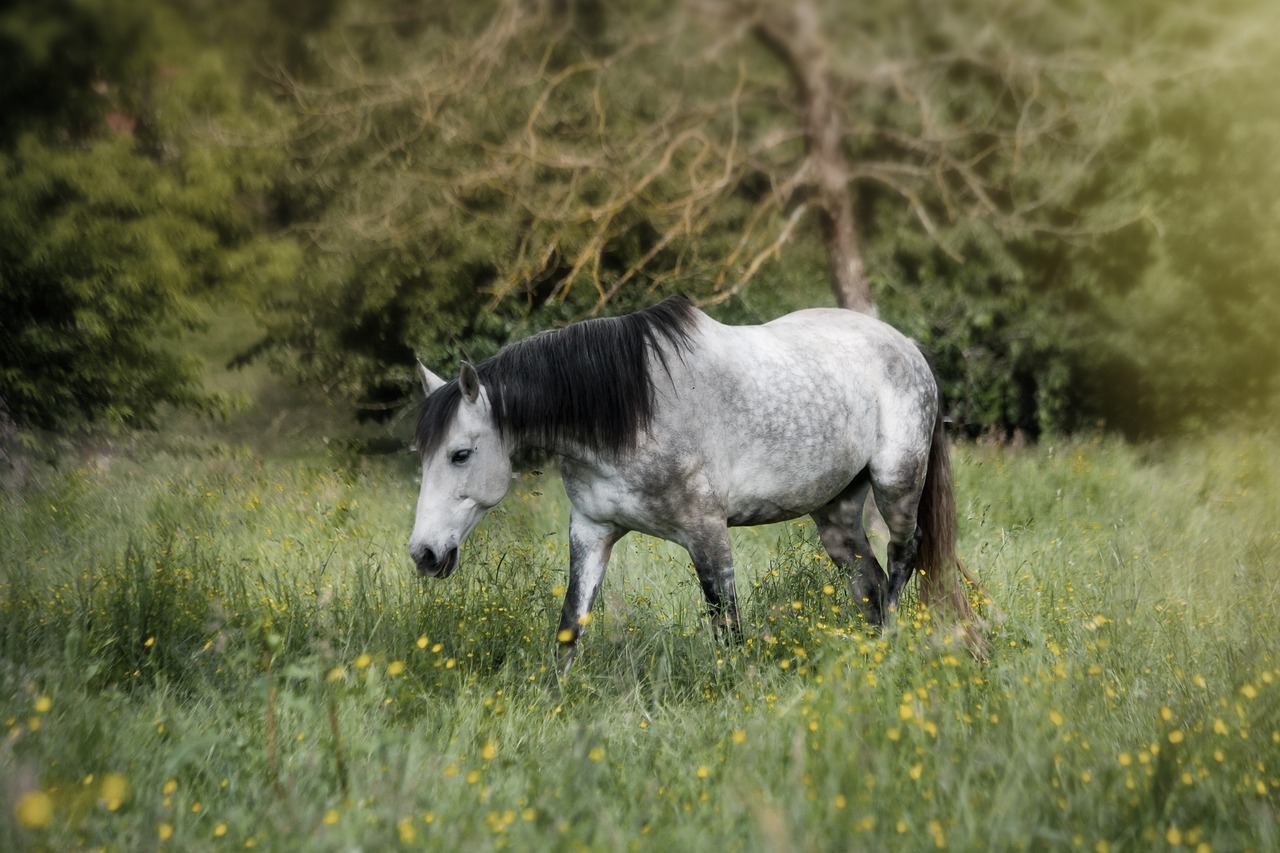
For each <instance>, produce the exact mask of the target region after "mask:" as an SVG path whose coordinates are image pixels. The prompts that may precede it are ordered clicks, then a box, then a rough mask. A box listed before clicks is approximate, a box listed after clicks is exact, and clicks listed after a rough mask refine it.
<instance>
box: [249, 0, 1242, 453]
mask: <svg viewBox="0 0 1280 853" xmlns="http://www.w3.org/2000/svg"><path fill="white" fill-rule="evenodd" d="M1113 6H1114V4H1107V3H1103V2H1096V3H1093V2H1087V0H1084V2H1080V3H1074V4H1059V3H1052V2H1047V0H1046V1H1045V2H1032V3H1019V4H998V3H994V2H988V0H968V2H962V3H956V4H947V5H946V6H945V7H942V8H940V7H938V5H937V4H934V3H928V2H924V0H901V2H898V3H894V4H874V5H873V6H853V7H850V6H849V4H835V3H831V4H828V5H826V6H822V7H819V6H818V5H816V3H815V2H801V3H798V4H797V3H783V2H777V3H767V2H760V3H731V2H728V0H703V2H700V3H673V2H658V0H653V2H649V3H643V4H633V5H631V6H628V7H627V8H626V9H618V8H614V7H613V6H610V5H608V4H604V3H601V2H595V0H577V2H571V1H570V0H561V2H553V1H552V0H544V2H532V0H506V2H499V1H498V0H495V2H491V3H487V4H473V3H467V4H461V3H458V4H447V3H446V4H443V5H442V4H433V5H432V6H431V8H430V9H426V8H425V7H417V6H412V5H405V4H399V3H397V4H392V5H391V6H389V7H374V10H375V11H370V10H369V9H367V8H365V7H355V6H352V7H348V8H347V9H346V11H345V15H346V17H345V18H341V19H340V20H341V22H342V28H341V30H340V33H341V39H340V44H341V49H340V50H338V49H334V50H333V52H331V53H330V54H329V56H330V57H331V58H330V64H329V67H328V69H327V70H326V71H325V73H324V74H322V75H321V76H319V77H311V78H305V79H304V78H299V77H296V76H288V77H282V79H281V83H282V85H283V86H284V87H285V88H286V89H287V91H289V92H290V94H291V96H292V98H293V99H294V102H295V109H296V115H297V118H298V127H297V130H296V132H295V134H294V139H295V148H294V154H295V156H296V158H297V162H298V164H299V167H300V174H301V178H300V180H299V181H298V182H297V184H296V185H295V190H294V195H293V198H292V201H291V210H292V212H293V213H294V214H295V216H296V219H295V228H296V230H297V232H298V233H299V234H300V235H302V236H303V237H304V239H305V240H306V241H307V242H308V243H309V244H310V246H311V249H312V251H311V260H310V263H309V267H308V275H307V278H306V280H305V281H304V282H303V283H302V285H301V287H300V288H299V290H298V292H297V293H296V294H294V296H293V297H292V298H286V299H285V300H283V301H280V302H278V303H276V305H275V308H276V309H278V310H275V311H272V312H269V314H268V316H269V318H271V320H270V322H271V326H272V328H271V333H272V340H273V341H274V342H275V343H276V344H278V345H281V346H284V347H287V348H290V349H292V350H293V351H294V352H297V353H300V359H301V360H300V363H299V366H300V367H301V372H302V373H303V375H306V376H308V377H310V378H312V379H316V380H319V381H321V382H323V383H324V384H325V385H326V387H329V388H333V389H343V390H346V391H349V392H351V393H353V394H357V395H363V396H364V397H365V400H366V402H367V403H369V404H370V406H371V407H372V408H373V409H375V410H376V409H380V408H382V407H386V406H393V405H395V404H396V403H397V402H399V401H401V400H403V399H404V395H405V393H406V390H407V389H411V388H412V378H411V376H410V375H409V369H408V365H409V364H411V362H412V359H411V355H412V354H414V353H417V354H419V355H422V356H423V357H424V358H426V359H427V360H428V361H429V362H433V363H435V364H436V365H437V366H440V367H442V368H443V367H445V366H446V365H447V363H448V362H450V361H452V360H454V359H455V358H456V357H457V356H458V355H459V354H463V353H465V354H467V355H469V356H471V357H483V356H484V355H487V354H488V353H489V352H491V351H492V350H493V349H495V348H496V347H497V346H498V345H499V344H500V343H502V342H503V341H505V340H506V339H507V338H508V337H510V336H512V335H516V334H520V333H521V332H522V330H524V329H527V328H529V327H530V326H541V325H547V324H550V323H554V322H560V321H563V320H567V319H570V318H576V317H580V316H585V315H589V314H592V313H596V312H600V311H605V310H608V311H615V310H626V309H628V308H630V307H632V306H633V305H635V304H637V303H639V302H643V301H646V300H650V299H652V298H655V297H656V296H657V295H660V294H662V293H665V292H668V291H673V290H681V291H683V292H686V293H690V294H691V295H693V296H695V298H697V299H698V300H699V301H700V302H702V303H703V304H705V305H708V306H712V307H715V306H719V307H718V308H717V309H716V310H718V311H720V312H722V313H726V314H737V315H750V314H751V313H753V312H752V310H751V308H750V306H749V305H748V304H747V303H748V291H747V288H748V287H750V286H751V285H752V282H755V281H758V280H761V279H763V280H764V285H765V287H767V289H768V290H769V291H770V294H769V295H770V296H773V297H774V298H777V297H778V295H779V294H786V292H787V291H788V290H790V289H792V288H804V291H803V292H804V294H806V295H805V296H803V297H802V299H801V301H810V300H812V299H813V298H815V296H816V295H817V294H818V293H819V292H820V291H817V290H815V289H814V286H813V283H812V282H809V283H808V284H806V283H804V282H803V281H801V280H800V278H801V276H802V275H804V274H809V273H812V271H814V270H815V269H818V268H820V267H823V266H825V268H826V272H825V278H826V280H827V281H828V282H830V284H831V285H832V286H833V287H832V290H831V291H830V292H831V293H833V295H834V297H835V299H836V301H837V302H838V303H839V304H843V305H846V306H849V307H856V308H861V309H864V310H867V309H870V308H871V307H872V305H873V304H877V303H878V305H879V307H880V310H881V312H882V313H884V314H885V315H886V316H887V317H888V318H889V319H890V320H892V321H894V322H895V323H897V324H898V325H900V326H903V327H905V328H906V329H907V330H908V331H910V332H911V333H913V334H915V335H916V336H917V337H919V338H921V339H923V340H924V341H925V342H926V343H927V344H929V345H930V346H931V347H932V348H933V349H934V350H935V351H936V353H937V358H938V363H939V367H940V369H941V371H942V373H943V376H944V378H945V380H946V384H947V386H948V391H949V396H951V398H952V399H954V400H957V401H958V403H957V412H958V414H959V415H960V416H961V417H962V418H963V419H964V420H966V421H969V422H971V423H974V424H978V425H995V426H998V427H1000V428H1003V429H1013V428H1015V427H1020V428H1025V429H1030V430H1038V429H1040V428H1043V427H1056V428H1061V427H1069V426H1071V425H1072V424H1074V423H1078V422H1080V420H1081V419H1082V418H1084V417H1091V416H1094V415H1097V414H1100V413H1102V412H1101V411H1100V409H1099V408H1098V407H1096V406H1094V407H1092V408H1091V407H1090V405H1089V400H1088V399H1086V395H1087V394H1093V397H1094V399H1101V397H1100V396H1099V395H1097V394H1096V393H1094V392H1095V391H1096V390H1097V389H1096V388H1093V387H1092V385H1091V383H1092V382H1093V379H1092V377H1091V376H1090V375H1089V368H1090V366H1091V364H1092V362H1091V358H1092V356H1091V353H1092V352H1095V351H1097V346H1096V345H1097V343H1098V341H1097V339H1096V337H1091V335H1092V334H1093V331H1092V330H1094V329H1096V328H1097V327H1098V325H1099V319H1100V318H1101V317H1103V316H1106V315H1107V312H1108V311H1109V310H1110V309H1109V308H1108V307H1107V306H1108V305H1110V304H1112V303H1113V302H1114V301H1115V300H1117V299H1123V298H1124V297H1125V294H1129V293H1132V292H1134V287H1135V282H1136V281H1137V280H1138V279H1140V278H1141V272H1140V271H1134V272H1133V273H1132V274H1131V275H1130V279H1131V280H1123V279H1122V277H1120V276H1117V275H1115V269H1114V268H1115V265H1116V262H1117V259H1116V258H1115V257H1111V256H1108V255H1107V253H1109V252H1112V251H1115V250H1116V248H1117V247H1118V246H1123V245H1124V244H1125V242H1126V241H1127V240H1128V238H1132V237H1134V235H1142V236H1141V240H1139V241H1138V242H1147V241H1149V240H1150V237H1151V234H1152V233H1155V231H1156V229H1157V225H1158V222H1157V219H1156V217H1155V214H1156V213H1157V212H1158V211H1157V210H1156V209H1155V207H1154V205H1153V204H1152V201H1153V198H1152V192H1153V191H1154V187H1153V186H1152V185H1142V184H1141V183H1140V182H1136V181H1133V180H1118V181H1115V182H1113V183H1110V184H1107V185H1103V184H1101V183H1100V182H1099V180H1098V177H1099V175H1100V174H1115V172H1116V171H1117V170H1118V169H1120V168H1122V166H1123V164H1132V163H1133V162H1135V160H1141V159H1142V158H1143V157H1145V156H1146V155H1145V153H1143V151H1141V150H1137V151H1135V150H1131V149H1130V147H1129V146H1132V145H1134V144H1138V145H1140V146H1141V145H1159V144H1163V140H1162V139H1148V140H1137V139H1136V138H1135V136H1134V135H1133V133H1132V132H1131V130H1132V127H1133V123H1134V122H1135V121H1138V120H1140V117H1141V116H1142V115H1144V114H1149V113H1150V112H1151V111H1152V110H1153V109H1154V110H1155V111H1156V112H1159V110H1160V109H1161V108H1162V107H1161V106H1160V105H1159V103H1157V104H1156V105H1155V106H1154V107H1153V106H1152V102H1153V101H1154V102H1159V101H1160V99H1161V98H1163V97H1165V96H1166V90H1167V88H1168V87H1169V85H1170V84H1171V81H1176V80H1177V78H1178V76H1179V75H1181V74H1184V73H1185V72H1187V71H1188V69H1192V70H1195V69H1199V68H1203V67H1205V66H1206V65H1208V64H1211V63H1212V62H1215V61H1216V57H1214V56H1213V55H1212V54H1213V51H1212V50H1209V49H1208V48H1206V47H1205V46H1206V45H1209V46H1213V45H1217V44H1220V43H1221V40H1222V38H1223V37H1224V35H1223V34H1224V33H1226V34H1228V35H1229V34H1230V33H1233V32H1235V31H1237V29H1238V27H1237V26H1236V25H1235V24H1234V23H1233V22H1232V21H1231V20H1230V19H1222V18H1215V17H1214V16H1212V15H1209V14H1206V12H1207V7H1205V9H1199V8H1197V9H1194V10H1192V13H1191V14H1188V13H1186V12H1185V11H1182V10H1173V11H1169V10H1168V9H1167V8H1166V6H1165V5H1163V4H1157V3H1136V4H1125V6H1124V7H1123V8H1113ZM1238 6H1239V8H1240V9H1242V10H1243V12H1242V13H1241V14H1244V13H1248V14H1249V15H1253V16H1255V17H1256V16H1257V15H1258V14H1261V13H1260V12H1259V11H1258V10H1259V9H1260V8H1262V7H1261V6H1259V4H1257V3H1248V2H1239V3H1238ZM379 14H380V15H381V17H378V15H379ZM1187 21H1191V22H1193V23H1192V24H1186V23H1185V22H1187ZM815 226H816V227H815ZM1117 235H1121V236H1122V239H1118V237H1117ZM1124 251H1125V250H1123V249H1121V253H1122V254H1123V252H1124ZM1150 260H1151V258H1150V257H1144V258H1138V261H1139V262H1140V263H1148V262H1150ZM819 286H821V285H819ZM763 289H764V288H756V289H755V290H754V291H753V293H754V294H756V296H754V297H751V298H759V295H760V294H761V292H762V290H763ZM873 294H874V296H873ZM827 298H828V299H830V298H831V297H827ZM764 313H771V312H769V311H766V312H764ZM299 315H300V316H303V317H305V319H306V322H305V324H303V325H302V326H298V325H291V317H294V316H299Z"/></svg>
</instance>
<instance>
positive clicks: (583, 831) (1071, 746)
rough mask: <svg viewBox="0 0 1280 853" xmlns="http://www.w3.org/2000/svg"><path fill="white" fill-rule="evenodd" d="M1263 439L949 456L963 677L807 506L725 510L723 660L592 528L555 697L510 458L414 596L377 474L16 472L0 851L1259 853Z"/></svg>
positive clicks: (297, 469) (531, 506)
mask: <svg viewBox="0 0 1280 853" xmlns="http://www.w3.org/2000/svg"><path fill="white" fill-rule="evenodd" d="M1278 448H1280V444H1277V443H1276V441H1275V436H1274V434H1245V433H1232V434H1228V435H1223V436H1221V437H1218V438H1216V439H1214V440H1211V441H1207V442H1203V443H1198V442H1197V443H1191V442H1186V441H1180V442H1176V443H1166V444H1159V445H1149V446H1137V447H1135V446H1132V445H1127V444H1124V443H1121V442H1118V441H1114V440H1085V439H1077V440H1070V441H1067V442H1064V443H1061V444H1052V445H1051V444H1050V443H1048V442H1044V443H1042V444H1041V445H1039V446H1038V447H1036V448H1033V449H1030V450H1024V451H1012V450H1001V449H996V448H989V447H988V448H984V447H976V446H973V445H963V444H962V445H960V446H958V447H957V448H956V452H955V453H954V454H953V459H954V460H955V462H956V469H955V470H956V478H957V493H958V497H959V499H960V505H961V512H962V516H963V517H962V531H961V532H962V536H961V542H960V549H961V552H962V554H963V555H964V557H965V559H966V562H967V563H968V565H969V566H970V567H971V568H972V569H973V570H974V571H975V572H976V573H977V574H978V575H979V577H980V578H981V580H982V582H983V584H984V585H985V588H986V590H987V592H988V593H990V595H991V596H992V598H993V600H994V607H992V608H990V609H989V611H988V613H989V615H990V616H991V624H990V625H989V631H990V635H991V639H992V640H993V645H992V650H991V656H990V659H989V660H988V661H985V662H981V663H980V662H977V661H974V660H973V659H972V658H971V657H969V656H968V654H967V653H966V652H964V651H963V650H962V649H958V648H956V647H954V646H952V645H950V644H948V643H947V642H946V641H945V640H944V639H943V638H940V637H937V636H935V634H934V632H932V630H931V625H930V622H929V620H928V618H927V615H926V614H924V613H922V612H920V611H918V610H917V609H916V608H915V607H914V605H908V607H907V608H906V609H905V610H904V612H903V613H902V615H901V617H900V620H899V624H898V626H897V627H896V628H895V629H894V630H891V631H888V632H886V633H884V634H883V635H880V636H875V635H872V634H869V633H867V632H866V631H865V626H863V625H862V624H861V623H860V622H859V620H858V618H857V617H856V616H854V615H852V610H851V608H850V607H849V602H848V600H847V598H846V596H845V593H844V591H843V588H842V587H843V584H842V582H841V579H840V577H839V574H838V571H837V570H836V569H835V567H833V566H832V565H831V564H830V563H829V562H827V561H826V559H825V558H824V557H823V556H822V554H821V549H820V547H819V546H818V544H817V541H816V534H815V532H814V530H813V528H812V525H811V524H809V523H807V522H806V523H803V524H787V525H779V526H774V527H770V528H764V529H758V530H738V531H735V532H734V545H735V555H736V562H737V567H738V573H739V588H740V589H741V590H742V591H743V594H744V596H745V597H746V601H745V602H744V608H743V614H744V622H745V634H746V639H745V641H744V643H743V644H742V645H740V646H722V645H718V644H717V642H716V640H715V639H714V637H713V636H712V632H711V631H710V629H709V627H708V625H707V621H706V618H705V615H704V613H703V607H702V605H701V603H700V591H699V589H698V585H697V582H696V580H695V579H694V577H693V575H692V573H691V572H690V571H689V569H688V561H687V556H686V555H685V554H684V553H683V552H681V551H680V550H679V549H678V548H675V547H674V546H670V545H667V544H665V543H660V542H657V541H656V540H652V539H648V538H644V537H638V536H632V537H628V538H626V539H624V540H623V541H622V542H620V543H619V544H618V546H617V548H616V549H615V554H614V562H613V564H612V565H611V567H610V574H609V577H608V578H606V581H605V586H604V588H603V591H602V594H601V596H600V600H599V602H598V606H597V610H596V614H595V617H596V618H595V619H594V620H593V622H592V624H591V626H590V628H589V630H588V632H587V634H586V637H585V638H584V641H583V647H582V652H581V654H580V656H579V659H578V661H577V663H576V664H575V666H574V668H573V669H572V670H571V672H570V675H569V677H568V678H566V679H563V680H557V679H556V678H555V677H554V675H553V674H552V672H553V670H554V667H555V664H556V661H557V658H556V649H555V643H554V640H553V638H552V632H553V631H554V626H555V619H556V615H557V612H558V608H559V603H560V597H561V595H562V594H563V589H562V587H563V583H564V581H563V578H564V572H565V565H566V561H567V551H568V548H567V543H566V542H565V541H564V534H563V531H564V529H565V523H566V511H567V506H566V499H565V496H564V494H563V492H562V491H561V490H560V489H559V488H558V486H557V485H556V484H555V483H553V482H552V481H550V480H549V479H529V480H526V481H524V482H523V483H520V484H518V485H517V486H516V489H515V491H514V492H513V494H512V495H511V496H510V497H509V498H508V499H507V501H506V502H504V503H503V504H502V505H500V506H499V508H498V509H497V510H495V513H494V514H493V515H492V516H491V517H490V519H489V520H488V521H487V522H486V523H485V524H484V525H483V526H482V528H481V529H480V530H479V531H478V532H477V535H476V538H474V539H473V540H472V541H470V542H469V543H468V545H467V549H466V551H465V553H464V558H463V563H462V565H461V567H460V569H459V571H458V573H457V574H456V575H455V576H454V577H452V578H450V579H449V580H448V581H430V582H426V583H423V582H421V581H419V580H418V579H417V578H416V577H414V575H413V571H412V567H411V565H410V561H409V559H408V556H407V554H406V553H405V546H404V536H405V531H406V529H407V525H408V524H409V522H410V519H411V515H412V501H413V496H414V491H415V489H416V484H415V482H414V479H415V478H414V476H413V473H412V471H411V468H412V465H411V463H410V461H409V460H408V459H399V460H393V461H392V460H385V459H384V460H381V461H375V460H368V459H364V460H348V461H347V462H343V461H341V460H338V459H335V458H333V457H329V456H325V457H317V456H312V457H309V458H306V459H301V460H299V459H291V460H289V461H287V462H284V461H281V460H273V459H253V458H225V457H218V456H210V457H208V458H203V459H201V458H196V457H194V456H192V455H189V454H188V455H180V456H174V455H169V454H159V455H157V456H154V457H151V458H143V459H142V460H141V461H136V460H129V459H125V458H117V459H115V460H114V461H112V462H111V463H110V466H109V467H108V466H107V465H105V464H104V465H98V466H95V467H79V468H72V467H68V468H66V469H63V470H58V471H47V472H44V475H43V476H42V477H41V478H39V479H37V480H35V481H34V482H32V483H31V484H29V485H28V486H26V487H25V488H23V489H21V490H13V491H6V492H3V493H0V549H3V552H4V554H5V556H6V559H5V561H4V562H3V564H0V719H4V720H7V723H6V726H7V733H6V744H7V747H6V749H5V750H4V751H3V752H0V844H3V846H4V847H5V848H6V849H31V848H35V847H39V846H46V847H49V848H51V849H64V848H71V847H77V846H80V847H95V846H105V847H108V848H112V847H127V846H137V845H138V844H139V843H143V844H144V845H145V843H146V842H145V841H143V842H140V841H139V839H153V838H157V837H158V836H157V833H160V834H161V835H164V836H169V837H167V844H168V846H172V847H174V848H175V849H176V848H179V847H181V848H183V849H192V848H197V849H199V848H204V847H210V848H211V847H215V846H223V845H233V846H236V847H238V848H241V847H244V846H245V845H246V843H249V842H250V840H251V839H252V844H253V845H254V846H256V847H257V848H259V849H271V850H295V849H306V850H345V849H350V848H351V847H352V846H353V845H355V846H361V847H369V846H381V847H388V848H389V847H393V846H395V845H397V844H403V845H405V846H422V847H425V848H429V849H437V848H438V849H451V850H460V849H482V848H488V847H498V846H509V847H511V848H512V849H531V850H533V849H539V850H540V849H552V848H555V849H560V848H565V849H571V848H573V847H577V846H581V847H584V848H591V849H596V848H610V849H612V848H618V847H625V846H627V845H628V844H629V843H630V842H632V841H635V840H638V841H639V842H640V844H641V845H642V846H649V845H652V846H654V847H660V848H671V849H694V848H699V847H704V846H714V847H716V848H717V849H739V850H747V851H752V850H776V849H778V847H779V846H780V845H782V844H784V843H785V844H790V845H793V846H794V847H796V848H803V849H805V850H848V849H850V848H851V847H855V848H866V849H889V848H897V847H903V846H906V847H908V848H911V849H935V846H936V845H944V846H945V847H947V848H949V849H960V850H969V849H993V848H994V849H1016V848H1018V847H1020V846H1023V845H1028V844H1030V846H1037V845H1039V846H1044V847H1052V848H1057V847H1067V846H1072V847H1083V848H1084V849H1098V848H1099V847H1102V846H1105V845H1109V846H1110V849H1126V848H1136V847H1141V848H1143V849H1146V848H1159V847H1161V846H1162V845H1168V846H1169V847H1171V848H1172V847H1176V846H1178V845H1179V844H1181V845H1183V846H1188V847H1192V848H1194V846H1195V845H1198V844H1201V843H1203V844H1207V845H1209V847H1210V849H1214V850H1244V849H1257V850H1262V849H1268V848H1269V847H1270V846H1272V844H1271V842H1272V841H1273V840H1274V838H1275V837H1276V834H1277V832H1280V824H1278V823H1277V817H1276V816H1277V805H1280V782H1278V781H1277V778H1276V768H1275V767H1274V766H1273V765H1274V760H1273V757H1274V755H1275V749H1274V744H1275V743H1276V742H1277V739H1280V722H1278V721H1280V715H1278V713H1277V712H1278V711H1280V658H1278V657H1277V652H1276V648H1275V643H1274V637H1275V634H1276V631H1277V630H1280V610H1278V608H1277V601H1280V589H1278V588H1277V578H1276V575H1275V572H1274V571H1273V567H1274V565H1275V562H1276V559H1277V558H1278V557H1280V539H1278V538H1277V533H1276V530H1277V524H1276V521H1277V517H1278V516H1280V491H1278V490H1277V484H1280V450H1278ZM544 493H545V494H544ZM1206 532H1208V533H1206ZM1206 536H1207V537H1208V538H1206ZM1011 756H1012V758H1011ZM36 794H43V795H45V796H46V797H47V798H48V802H47V806H48V820H47V821H46V822H45V823H43V825H33V824H32V823H31V822H29V818H31V817H38V816H39V815H40V814H41V813H42V812H41V811H39V810H36V809H32V808H30V806H31V804H32V802H35V801H32V800H29V799H27V798H28V797H31V796H32V795H36ZM41 802H42V801H41ZM24 804H26V806H27V807H26V808H22V806H23V805H24ZM37 804H39V803H38V802H37Z"/></svg>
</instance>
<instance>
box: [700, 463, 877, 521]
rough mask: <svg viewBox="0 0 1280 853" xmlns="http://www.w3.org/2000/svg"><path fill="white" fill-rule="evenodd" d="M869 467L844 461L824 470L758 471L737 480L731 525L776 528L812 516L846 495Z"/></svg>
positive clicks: (731, 497)
mask: <svg viewBox="0 0 1280 853" xmlns="http://www.w3.org/2000/svg"><path fill="white" fill-rule="evenodd" d="M865 464H866V463H865V461H863V462H862V463H861V464H858V462H857V461H854V460H840V463H838V464H834V465H831V466H830V467H823V468H822V469H821V470H803V469H802V470H794V469H792V470H778V471H773V470H769V469H768V468H757V469H755V470H754V471H753V472H752V473H751V475H750V476H744V477H737V478H735V482H734V483H733V486H732V488H731V489H730V493H729V500H728V502H727V503H728V506H727V507H726V510H727V515H728V521H729V524H730V525H732V526H734V527H745V526H747V525H752V524H772V523H774V522H778V521H787V520H789V519H792V518H798V517H799V516H802V515H808V514H809V513H810V512H813V511H814V510H815V509H817V508H818V507H821V506H826V505H827V504H828V503H830V502H831V501H832V500H833V499H834V498H835V497H836V496H837V495H839V494H840V493H841V492H842V491H844V489H845V488H846V487H847V486H848V485H849V483H851V482H853V478H854V477H855V476H857V474H858V472H859V471H861V470H862V467H863V466H865Z"/></svg>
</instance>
